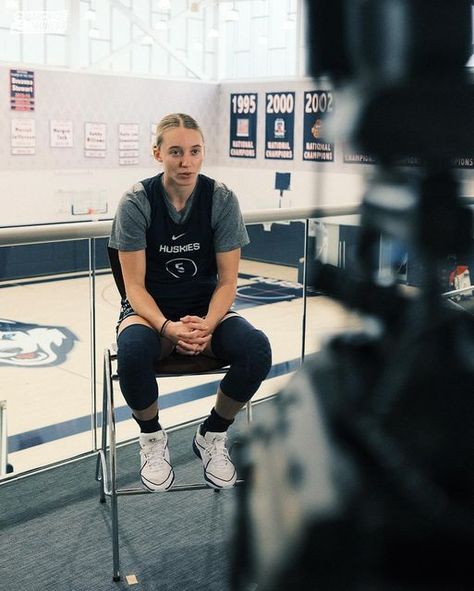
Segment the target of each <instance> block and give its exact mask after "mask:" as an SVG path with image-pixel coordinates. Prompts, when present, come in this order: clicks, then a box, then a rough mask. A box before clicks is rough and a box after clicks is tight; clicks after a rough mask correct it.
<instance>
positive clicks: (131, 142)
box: [119, 123, 139, 166]
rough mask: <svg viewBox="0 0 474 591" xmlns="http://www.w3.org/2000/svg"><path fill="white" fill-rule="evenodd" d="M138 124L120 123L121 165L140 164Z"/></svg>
mask: <svg viewBox="0 0 474 591" xmlns="http://www.w3.org/2000/svg"><path fill="white" fill-rule="evenodd" d="M138 131H139V126H138V123H119V165H120V166H126V165H130V164H138Z"/></svg>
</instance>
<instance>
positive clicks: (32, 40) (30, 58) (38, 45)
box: [22, 34, 45, 64]
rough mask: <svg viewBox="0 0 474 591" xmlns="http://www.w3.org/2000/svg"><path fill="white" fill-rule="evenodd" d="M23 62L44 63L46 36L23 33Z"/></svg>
mask: <svg viewBox="0 0 474 591" xmlns="http://www.w3.org/2000/svg"><path fill="white" fill-rule="evenodd" d="M22 42H23V43H22V44H23V60H22V61H23V62H25V63H31V64H44V46H45V36H44V35H42V34H29V35H22Z"/></svg>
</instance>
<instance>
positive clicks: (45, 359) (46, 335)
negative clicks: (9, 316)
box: [0, 318, 77, 367]
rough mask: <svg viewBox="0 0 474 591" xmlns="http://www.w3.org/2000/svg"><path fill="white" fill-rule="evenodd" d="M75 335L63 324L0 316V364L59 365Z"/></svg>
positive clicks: (72, 345) (70, 346)
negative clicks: (54, 324)
mask: <svg viewBox="0 0 474 591" xmlns="http://www.w3.org/2000/svg"><path fill="white" fill-rule="evenodd" d="M76 340H77V337H76V336H75V335H74V334H73V333H72V332H71V331H70V330H68V329H67V328H64V327H63V326H41V325H39V324H26V323H24V322H16V321H15V320H5V319H3V318H2V319H0V365H2V364H5V365H17V366H20V367H40V366H45V365H59V364H60V363H63V362H64V361H65V360H66V355H67V354H68V353H69V351H71V349H72V348H73V347H74V341H76Z"/></svg>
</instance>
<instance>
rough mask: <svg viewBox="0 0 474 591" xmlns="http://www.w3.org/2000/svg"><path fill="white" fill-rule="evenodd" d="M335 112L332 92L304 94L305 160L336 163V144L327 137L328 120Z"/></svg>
mask: <svg viewBox="0 0 474 591" xmlns="http://www.w3.org/2000/svg"><path fill="white" fill-rule="evenodd" d="M333 111H334V94H333V93H332V92H331V91H330V90H312V91H309V92H305V93H304V118H303V127H304V129H303V160H312V161H314V162H334V143H332V142H330V141H329V140H328V137H327V131H326V127H327V119H328V116H329V115H331V114H332V113H333Z"/></svg>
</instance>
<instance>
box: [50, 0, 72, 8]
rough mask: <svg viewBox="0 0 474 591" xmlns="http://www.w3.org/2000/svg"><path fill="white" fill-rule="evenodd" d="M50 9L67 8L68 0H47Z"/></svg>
mask: <svg viewBox="0 0 474 591" xmlns="http://www.w3.org/2000/svg"><path fill="white" fill-rule="evenodd" d="M46 8H47V9H48V10H66V8H67V7H66V0H46Z"/></svg>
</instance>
